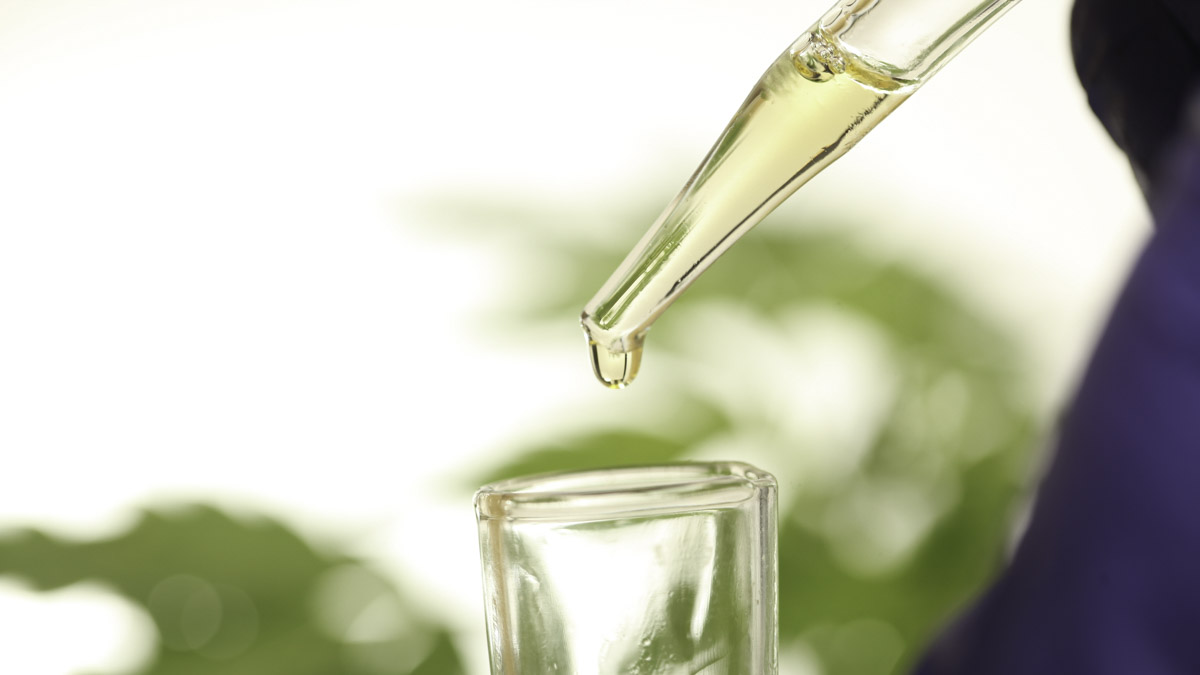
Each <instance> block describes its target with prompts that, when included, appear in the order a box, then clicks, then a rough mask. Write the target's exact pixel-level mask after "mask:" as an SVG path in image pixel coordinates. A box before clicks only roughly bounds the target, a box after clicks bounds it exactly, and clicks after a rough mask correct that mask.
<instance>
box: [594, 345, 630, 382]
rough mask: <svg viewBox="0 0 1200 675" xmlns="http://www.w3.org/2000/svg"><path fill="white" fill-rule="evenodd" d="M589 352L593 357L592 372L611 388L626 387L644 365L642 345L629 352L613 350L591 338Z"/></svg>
mask: <svg viewBox="0 0 1200 675" xmlns="http://www.w3.org/2000/svg"><path fill="white" fill-rule="evenodd" d="M588 352H589V354H590V355H591V357H592V372H593V373H595V374H596V379H597V380H600V383H601V384H603V385H604V386H606V387H608V388H609V389H624V388H625V387H626V386H628V385H629V383H630V382H633V378H635V377H637V373H638V368H639V367H641V365H642V348H641V347H636V348H634V349H632V350H630V351H627V352H613V351H609V350H608V349H606V348H605V347H602V346H600V345H598V344H596V343H595V342H592V341H591V340H589V341H588Z"/></svg>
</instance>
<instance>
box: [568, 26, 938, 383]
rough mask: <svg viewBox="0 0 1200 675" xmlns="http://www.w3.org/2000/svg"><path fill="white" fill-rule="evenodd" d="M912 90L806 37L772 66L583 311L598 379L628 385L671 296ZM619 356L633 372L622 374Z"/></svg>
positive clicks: (909, 85) (825, 42) (827, 44)
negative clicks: (648, 335) (644, 343)
mask: <svg viewBox="0 0 1200 675" xmlns="http://www.w3.org/2000/svg"><path fill="white" fill-rule="evenodd" d="M915 88H916V83H913V82H906V81H903V80H898V79H895V78H893V77H890V76H889V75H888V74H887V73H886V72H885V70H884V69H882V68H872V67H868V66H867V65H866V64H865V63H864V62H863V61H861V60H859V59H856V58H855V57H854V56H853V55H851V54H850V53H848V52H847V51H846V50H844V49H842V48H840V47H838V46H836V45H835V44H834V43H833V42H832V41H830V40H827V39H825V38H824V37H821V36H817V35H815V34H812V35H809V36H806V37H805V38H802V39H801V40H799V41H797V43H796V44H795V45H793V49H790V50H788V51H787V52H785V53H784V54H783V55H781V56H780V57H779V58H778V59H776V60H775V62H774V63H772V64H771V67H770V68H768V69H767V72H766V73H765V74H763V76H762V78H761V79H760V80H759V82H758V84H757V85H755V87H754V89H753V91H751V92H750V96H749V97H748V98H747V99H746V102H745V103H743V104H742V107H741V109H739V110H738V112H737V114H736V115H735V116H734V118H733V120H732V121H731V122H730V124H729V126H728V127H727V128H726V129H725V132H724V134H723V135H722V136H721V138H720V139H719V140H718V141H717V143H716V145H715V146H714V147H713V149H712V150H710V151H709V154H708V156H707V157H706V158H705V159H704V161H703V162H702V163H701V165H700V167H699V168H698V169H697V170H696V173H695V174H694V175H693V176H692V178H691V180H689V181H688V183H687V185H685V186H684V188H683V190H682V191H681V192H680V194H679V196H677V197H676V198H675V201H674V202H672V203H671V205H670V206H668V207H667V210H666V211H665V212H664V213H663V215H662V216H660V217H659V220H658V221H657V222H656V223H655V224H654V225H653V226H652V227H651V229H650V231H649V232H647V234H646V235H645V236H644V237H643V238H642V240H641V241H640V242H639V243H638V245H637V247H636V248H635V249H634V250H633V252H631V253H630V255H629V257H627V258H626V259H625V261H624V262H623V263H622V264H621V267H620V268H619V269H618V270H617V272H616V273H615V274H614V275H613V276H612V277H611V278H610V279H609V280H608V282H607V283H606V284H605V285H604V287H603V288H602V289H601V290H600V292H599V293H598V294H597V295H596V297H595V298H593V299H592V301H591V302H589V303H588V305H587V306H586V307H585V308H584V313H583V317H582V320H583V326H584V332H585V333H586V334H587V335H588V339H589V344H590V345H592V347H591V348H590V349H589V352H590V355H591V358H592V365H593V369H594V371H595V372H596V375H597V377H598V378H599V379H600V380H601V381H602V382H603V383H604V384H605V385H606V386H609V387H613V388H621V387H624V386H626V385H628V384H629V383H630V382H631V381H632V380H633V377H634V376H635V375H636V374H637V370H638V368H637V364H638V363H640V360H641V344H642V340H643V339H644V337H645V333H646V331H647V330H648V329H649V327H650V324H651V323H652V322H653V321H654V320H655V319H656V318H658V316H659V314H661V313H662V311H663V310H665V309H666V307H667V306H668V305H670V303H671V302H673V301H674V300H675V298H676V297H677V296H678V295H679V293H681V292H682V291H683V290H684V289H685V288H687V286H688V285H690V284H691V283H692V282H693V281H695V279H696V277H697V276H699V274H700V273H701V272H703V271H704V270H705V269H707V268H708V266H709V265H710V264H712V263H713V261H715V260H716V258H717V257H718V256H720V255H721V253H723V252H725V250H726V249H728V248H729V247H730V246H732V245H733V243H734V242H735V241H737V239H738V238H739V237H741V236H742V235H743V234H745V232H746V231H747V230H749V229H750V228H751V227H753V226H754V225H755V224H756V223H758V221H760V220H761V219H762V218H763V217H764V216H766V215H767V214H768V213H770V212H771V211H772V210H773V209H774V208H775V207H777V206H778V205H779V204H781V203H782V202H783V201H784V200H785V199H787V197H788V196H790V195H791V194H792V193H793V192H795V191H796V190H797V189H798V188H799V187H800V186H801V185H803V184H804V183H805V182H807V181H808V179H810V178H812V177H813V176H814V175H816V174H817V173H818V172H820V171H821V170H822V169H824V168H825V167H826V166H828V165H829V164H830V163H832V162H833V161H834V160H835V159H837V158H838V157H840V156H841V155H842V154H843V153H845V152H846V151H847V150H849V149H850V148H851V147H853V146H854V144H855V143H857V142H858V141H859V140H860V139H861V138H862V137H863V136H865V135H866V134H867V132H868V131H870V130H871V129H872V128H873V127H874V126H875V125H876V124H878V123H879V121H880V120H882V119H883V118H884V117H886V116H887V115H888V114H889V113H890V112H892V111H893V110H895V109H896V107H897V106H899V105H900V104H901V103H902V102H903V101H904V100H905V99H906V98H908V96H909V94H910V93H911V92H912V91H913V90H914V89H915ZM635 352H636V357H635V356H634V353H635ZM623 355H624V356H626V357H627V358H625V359H624V360H625V361H628V362H632V363H633V366H632V367H625V368H622V367H620V365H619V364H620V363H621V361H622V358H621V357H622V356H623Z"/></svg>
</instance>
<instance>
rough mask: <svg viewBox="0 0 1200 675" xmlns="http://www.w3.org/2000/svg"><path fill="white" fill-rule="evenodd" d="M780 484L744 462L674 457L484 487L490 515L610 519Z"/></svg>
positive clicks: (742, 497)
mask: <svg viewBox="0 0 1200 675" xmlns="http://www.w3.org/2000/svg"><path fill="white" fill-rule="evenodd" d="M764 489H767V490H772V491H774V490H775V489H776V481H775V477H774V476H772V475H771V474H769V473H767V472H766V471H763V470H761V469H758V468H756V467H753V466H751V465H749V464H746V463H743V462H732V461H723V462H673V463H664V464H648V465H630V466H617V467H605V468H598V469H584V470H574V471H559V472H551V473H542V474H535V475H529V476H522V477H519V478H513V479H509V480H503V481H498V482H496V483H491V484H489V485H485V486H483V487H481V488H480V489H479V490H478V491H477V492H476V493H475V513H476V517H477V518H478V519H479V520H480V521H485V520H509V521H513V520H531V521H545V520H554V521H563V520H570V521H576V522H583V521H605V520H618V519H624V518H635V517H647V516H662V515H671V514H683V513H688V512H694V511H699V510H711V509H718V508H729V507H731V506H735V505H737V504H741V503H743V502H745V501H747V500H750V499H753V498H755V497H756V496H758V495H759V494H761V492H762V490H764Z"/></svg>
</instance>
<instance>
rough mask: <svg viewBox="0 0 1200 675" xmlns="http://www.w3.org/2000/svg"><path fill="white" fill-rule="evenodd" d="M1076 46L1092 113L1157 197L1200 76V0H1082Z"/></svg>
mask: <svg viewBox="0 0 1200 675" xmlns="http://www.w3.org/2000/svg"><path fill="white" fill-rule="evenodd" d="M1071 51H1072V53H1073V54H1074V56H1075V71H1076V73H1078V74H1079V81H1080V82H1081V83H1082V84H1083V88H1084V89H1085V90H1086V91H1087V95H1088V103H1089V104H1090V105H1091V106H1092V111H1093V112H1095V113H1096V116H1097V117H1099V118H1100V121H1101V122H1102V123H1103V124H1104V127H1105V128H1106V129H1107V130H1108V133H1109V134H1110V135H1111V136H1112V137H1113V140H1114V141H1116V143H1117V145H1118V146H1119V147H1120V148H1121V149H1122V150H1124V151H1125V154H1126V155H1128V156H1129V161H1130V162H1131V163H1132V164H1133V170H1134V173H1135V175H1136V176H1137V178H1138V182H1139V183H1140V184H1141V185H1142V190H1143V192H1145V193H1146V194H1147V196H1148V197H1150V196H1152V195H1151V193H1152V192H1153V186H1154V185H1155V184H1156V183H1157V182H1158V180H1159V175H1160V172H1161V171H1163V170H1164V169H1163V165H1164V163H1165V162H1167V161H1169V160H1168V158H1167V154H1168V149H1169V148H1170V147H1171V146H1172V144H1173V143H1174V142H1175V141H1176V140H1177V137H1178V135H1179V133H1180V125H1181V121H1182V118H1183V115H1184V110H1185V108H1186V105H1185V103H1186V101H1187V99H1188V98H1189V97H1190V96H1192V95H1194V94H1195V93H1196V92H1195V86H1196V84H1197V82H1200V3H1196V2H1194V1H1193V0H1078V1H1077V2H1076V3H1075V7H1074V11H1073V12H1072V14H1071Z"/></svg>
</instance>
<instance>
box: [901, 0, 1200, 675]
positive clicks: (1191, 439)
mask: <svg viewBox="0 0 1200 675" xmlns="http://www.w3.org/2000/svg"><path fill="white" fill-rule="evenodd" d="M1072 29H1073V32H1074V40H1073V44H1074V47H1075V50H1076V63H1077V65H1078V68H1079V72H1080V78H1081V79H1082V81H1083V82H1084V84H1085V86H1087V87H1088V90H1089V100H1090V102H1091V103H1092V106H1093V109H1094V110H1095V111H1096V113H1097V115H1099V116H1100V118H1101V120H1102V121H1103V122H1104V124H1105V127H1106V128H1107V129H1108V130H1109V132H1110V133H1111V134H1112V136H1113V138H1114V140H1116V141H1117V143H1118V144H1119V145H1120V146H1121V147H1122V149H1124V150H1125V151H1126V153H1127V154H1128V155H1129V156H1130V161H1131V162H1132V164H1133V166H1134V170H1135V172H1137V174H1138V176H1139V180H1141V181H1142V185H1143V190H1144V191H1145V192H1146V194H1147V196H1148V197H1149V198H1150V199H1152V207H1153V210H1154V213H1155V217H1156V221H1157V231H1156V232H1155V234H1154V235H1153V237H1152V238H1151V239H1150V241H1149V242H1148V243H1147V245H1146V248H1145V250H1144V251H1143V252H1142V255H1141V257H1140V259H1139V260H1138V262H1137V265H1136V267H1135V268H1134V270H1133V272H1132V274H1131V276H1130V278H1129V280H1128V282H1127V283H1126V286H1125V288H1124V291H1123V292H1122V294H1121V297H1120V299H1119V300H1118V302H1117V305H1116V307H1115V308H1114V309H1113V312H1112V316H1111V317H1110V319H1109V323H1108V325H1107V327H1106V329H1105V331H1104V333H1103V335H1102V337H1101V340H1100V342H1099V344H1098V345H1097V347H1096V351H1095V353H1094V354H1093V356H1092V361H1091V363H1090V365H1089V367H1088V370H1087V372H1086V375H1085V377H1084V380H1083V382H1082V383H1081V386H1080V389H1079V391H1078V394H1077V397H1076V399H1075V401H1074V404H1073V406H1072V407H1071V409H1070V410H1069V412H1068V415H1067V417H1066V419H1065V421H1064V424H1063V428H1062V434H1061V437H1060V439H1059V443H1058V448H1057V453H1056V456H1055V458H1054V461H1053V463H1052V465H1051V470H1050V473H1049V474H1048V476H1047V478H1046V480H1045V482H1044V483H1043V484H1042V486H1041V489H1040V491H1039V494H1038V500H1037V503H1036V505H1035V508H1034V512H1033V516H1032V519H1031V522H1030V526H1029V529H1028V530H1027V531H1026V533H1025V535H1024V537H1023V538H1022V540H1021V542H1020V545H1019V547H1018V549H1017V553H1016V555H1015V557H1014V558H1013V560H1012V562H1011V563H1010V564H1009V566H1008V567H1007V568H1006V569H1005V570H1004V572H1003V573H1002V575H1001V576H1000V578H999V580H998V581H997V582H996V583H995V585H994V586H993V587H992V588H991V589H990V590H989V591H988V592H987V593H986V594H985V595H984V596H983V597H982V598H981V599H980V600H979V602H978V603H977V604H976V605H975V607H974V608H973V609H971V610H970V611H969V612H968V613H967V614H966V615H964V616H963V617H962V618H961V619H960V620H959V621H958V622H956V623H955V624H954V625H952V626H951V627H950V629H949V630H948V631H947V632H946V633H945V634H944V635H943V636H942V638H941V639H940V640H939V641H938V642H937V643H936V644H935V645H934V646H933V647H932V648H931V649H930V651H929V652H928V653H927V655H926V657H925V659H924V661H923V662H922V664H921V665H920V666H919V667H918V669H917V673H918V674H919V675H1000V674H1003V675H1016V674H1020V675H1042V674H1045V675H1051V674H1053V675H1074V674H1076V673H1079V674H1086V675H1167V674H1171V675H1182V674H1184V673H1188V674H1195V673H1200V138H1193V139H1190V140H1189V139H1186V138H1182V139H1181V136H1186V134H1181V133H1180V132H1179V128H1180V127H1181V126H1183V127H1186V126H1188V124H1189V123H1188V121H1187V120H1188V117H1189V115H1188V114H1187V111H1186V109H1187V107H1186V105H1184V101H1185V99H1186V98H1187V96H1188V94H1189V89H1190V87H1189V84H1188V83H1189V82H1192V81H1194V80H1195V79H1196V76H1197V70H1198V64H1200V51H1197V49H1196V45H1197V44H1198V41H1197V40H1196V39H1193V37H1191V36H1195V35H1197V33H1200V3H1186V2H1184V0H1180V1H1179V2H1172V1H1170V0H1163V1H1161V2H1156V1H1154V0H1141V1H1140V2H1134V1H1127V2H1115V1H1113V0H1095V1H1091V2H1084V1H1083V0H1081V1H1080V2H1078V3H1077V4H1076V8H1075V14H1074V20H1073V22H1072ZM1189 29H1190V30H1191V31H1192V32H1190V33H1189ZM1164 36H1165V37H1164ZM1152 38H1153V39H1152ZM1151 43H1153V44H1154V47H1155V51H1156V52H1157V53H1153V52H1152V53H1145V52H1143V51H1142V49H1143V48H1144V47H1146V46H1147V45H1148V44H1151ZM1163 50H1165V53H1166V54H1167V55H1168V56H1163V53H1164V52H1163ZM1170 54H1174V55H1175V57H1171V56H1169V55H1170ZM1176 57H1177V58H1178V61H1176V62H1172V58H1176ZM1164 62H1165V64H1166V65H1165V69H1164V70H1160V66H1163V65H1164ZM1172 78H1182V79H1172ZM1193 135H1194V134H1193Z"/></svg>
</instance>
